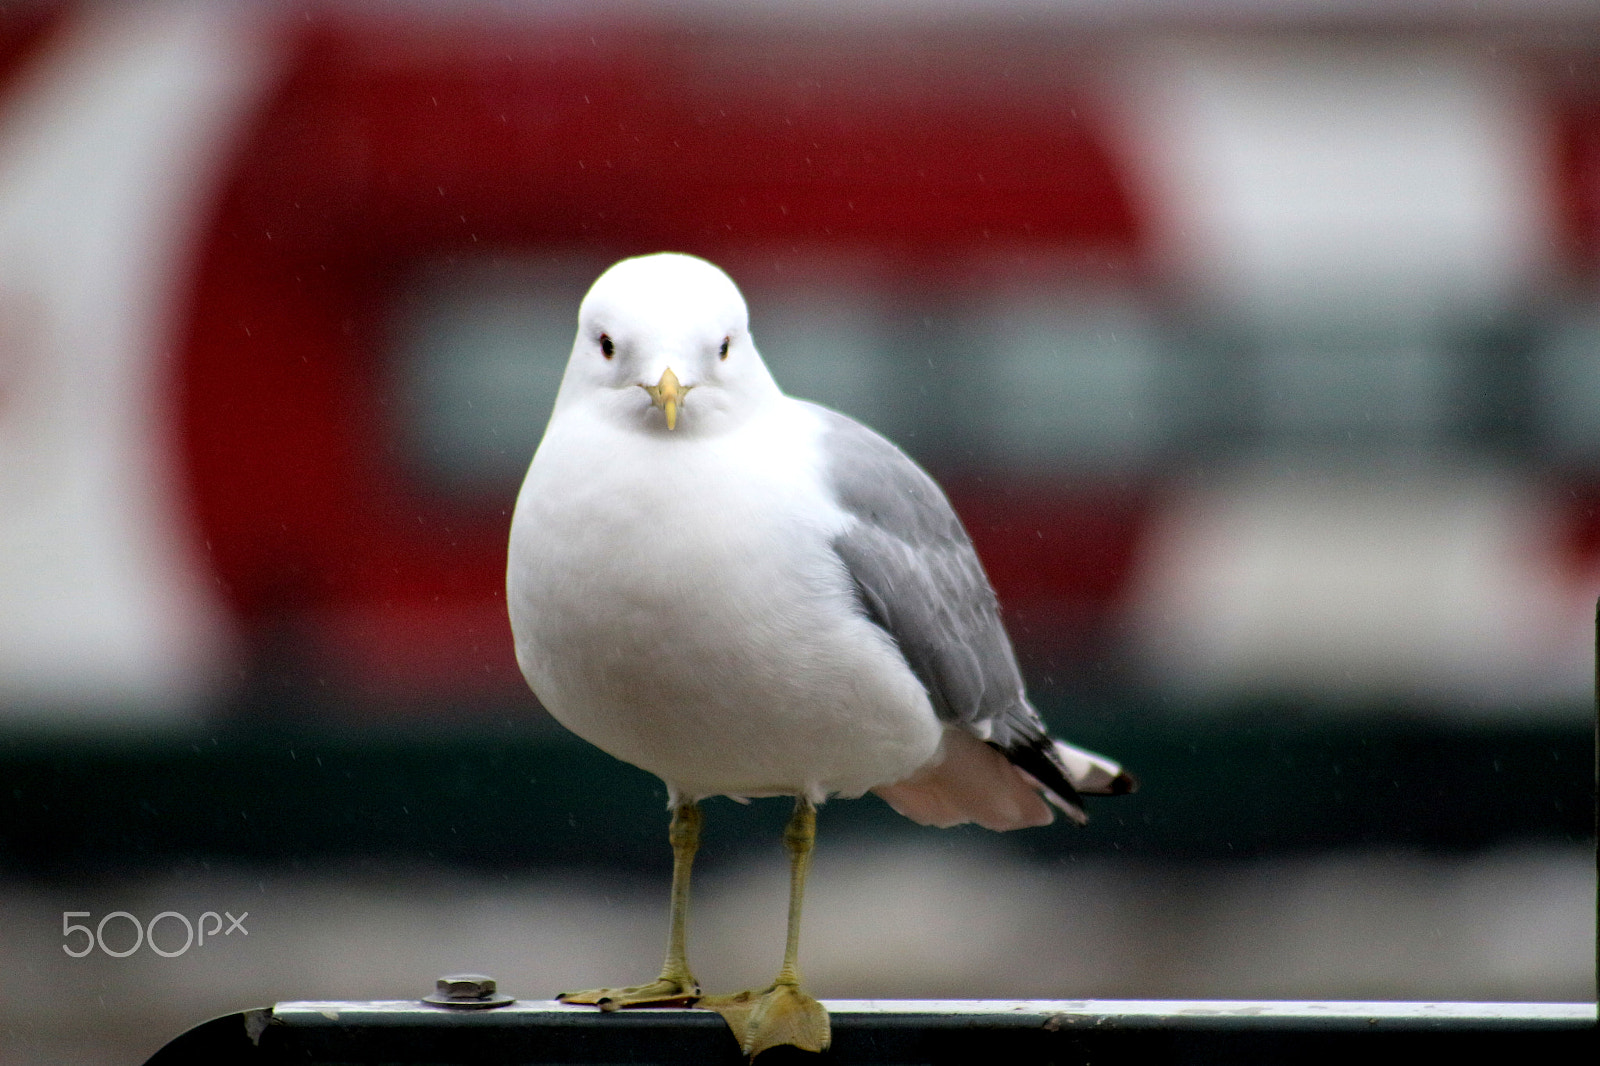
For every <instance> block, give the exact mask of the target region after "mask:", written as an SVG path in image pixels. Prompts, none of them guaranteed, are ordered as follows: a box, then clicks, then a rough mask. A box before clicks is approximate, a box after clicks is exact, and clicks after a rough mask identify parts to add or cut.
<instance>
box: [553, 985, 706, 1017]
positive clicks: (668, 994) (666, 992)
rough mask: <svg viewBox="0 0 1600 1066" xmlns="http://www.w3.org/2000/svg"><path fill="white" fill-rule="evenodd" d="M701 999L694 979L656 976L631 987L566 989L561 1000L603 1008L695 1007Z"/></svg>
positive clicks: (560, 996)
mask: <svg viewBox="0 0 1600 1066" xmlns="http://www.w3.org/2000/svg"><path fill="white" fill-rule="evenodd" d="M698 999H700V985H699V984H698V983H697V982H695V981H694V980H693V979H690V980H688V981H679V980H674V979H671V978H665V977H662V978H657V979H656V980H654V981H652V982H650V983H649V984H647V985H632V986H630V987H628V988H590V989H587V990H585V991H583V992H563V993H561V994H560V995H559V996H557V997H556V1001H557V1002H558V1003H578V1004H583V1005H585V1006H590V1007H599V1008H600V1009H601V1010H603V1011H613V1010H621V1009H622V1008H624V1007H692V1006H694V1004H695V1002H696V1001H697V1000H698Z"/></svg>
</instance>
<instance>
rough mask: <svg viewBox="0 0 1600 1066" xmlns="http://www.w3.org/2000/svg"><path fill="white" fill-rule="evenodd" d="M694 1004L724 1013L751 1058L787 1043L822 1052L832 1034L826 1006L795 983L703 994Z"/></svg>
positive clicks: (741, 1048)
mask: <svg viewBox="0 0 1600 1066" xmlns="http://www.w3.org/2000/svg"><path fill="white" fill-rule="evenodd" d="M695 1006H697V1007H703V1008H705V1009H706V1010H714V1011H716V1012H717V1013H718V1014H720V1015H722V1018H723V1020H724V1021H726V1022H727V1023H728V1028H730V1029H732V1030H733V1036H734V1039H735V1040H737V1041H739V1049H740V1050H741V1051H743V1052H744V1054H745V1055H746V1056H747V1057H749V1058H752V1059H753V1058H755V1057H756V1056H757V1055H759V1054H761V1053H762V1052H763V1051H766V1050H768V1049H769V1048H775V1047H782V1046H783V1045H786V1044H789V1045H793V1046H794V1047H797V1048H800V1049H802V1050H804V1051H816V1052H820V1051H823V1050H825V1049H826V1048H827V1046H828V1043H829V1040H830V1039H831V1038H832V1027H831V1025H830V1024H829V1022H828V1011H827V1009H826V1008H825V1007H823V1005H822V1004H821V1003H818V1002H817V1001H816V1000H815V999H812V998H811V996H809V995H807V994H806V993H805V992H802V991H801V990H800V986H799V985H796V984H789V983H787V982H784V983H780V984H775V985H773V986H772V987H771V988H769V989H767V990H766V991H764V992H755V991H746V992H735V993H733V994H732V995H727V996H704V997H702V998H701V1000H700V1002H698V1003H696V1004H695Z"/></svg>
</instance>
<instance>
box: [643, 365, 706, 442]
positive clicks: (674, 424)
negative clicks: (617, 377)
mask: <svg viewBox="0 0 1600 1066" xmlns="http://www.w3.org/2000/svg"><path fill="white" fill-rule="evenodd" d="M639 387H640V388H641V389H643V390H644V391H645V392H648V393H649V394H650V402H651V403H652V404H653V405H655V406H656V407H659V408H661V411H662V413H663V414H665V415H666V416H667V428H668V429H677V428H678V411H679V410H681V409H682V407H683V398H684V396H685V395H686V394H687V393H688V392H689V390H690V389H692V388H694V386H693V385H683V384H681V383H679V381H678V375H676V374H674V373H673V372H672V368H671V367H670V366H669V367H667V369H666V370H664V371H662V372H661V381H660V382H658V383H657V384H655V385H640V386H639Z"/></svg>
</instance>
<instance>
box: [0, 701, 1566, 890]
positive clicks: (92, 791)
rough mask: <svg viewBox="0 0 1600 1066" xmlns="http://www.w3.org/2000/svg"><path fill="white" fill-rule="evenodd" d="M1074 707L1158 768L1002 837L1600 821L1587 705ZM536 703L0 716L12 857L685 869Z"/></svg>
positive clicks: (1309, 842) (139, 866)
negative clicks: (1052, 822) (300, 713)
mask: <svg viewBox="0 0 1600 1066" xmlns="http://www.w3.org/2000/svg"><path fill="white" fill-rule="evenodd" d="M1054 716H1055V717H1056V718H1057V719H1058V721H1059V722H1060V724H1061V725H1062V732H1063V733H1064V734H1065V735H1070V736H1072V737H1073V739H1074V740H1077V741H1079V742H1081V743H1083V744H1086V745H1088V746H1091V747H1096V748H1098V749H1100V750H1104V751H1107V752H1111V753H1114V754H1115V755H1116V756H1117V757H1118V758H1120V759H1122V760H1123V761H1124V762H1125V764H1126V765H1127V766H1129V767H1130V768H1131V769H1133V770H1134V772H1135V773H1136V774H1138V776H1139V778H1140V780H1141V784H1142V787H1141V790H1140V792H1139V793H1138V794H1136V795H1133V796H1128V797H1119V798H1116V799H1105V800H1098V801H1091V804H1090V813H1091V815H1092V817H1093V821H1092V822H1091V824H1090V825H1089V826H1088V827H1087V828H1086V829H1077V828H1075V827H1072V826H1070V825H1066V824H1065V823H1064V822H1062V823H1058V824H1057V825H1056V826H1053V827H1051V828H1049V829H1044V830H1038V831H1030V832H1026V833H1013V834H1006V835H1005V837H1004V838H1002V839H1003V840H1004V841H1005V843H1006V844H1007V845H1008V846H1011V847H1015V848H1017V849H1019V851H1022V852H1025V853H1031V854H1032V855H1034V856H1037V857H1041V858H1051V857H1059V856H1063V855H1066V854H1069V853H1071V854H1079V855H1082V854H1093V853H1109V852H1116V853H1119V854H1123V855H1131V856H1141V857H1153V858H1176V859H1184V860H1196V859H1199V860H1206V859H1224V860H1232V859H1240V858H1248V857H1251V856H1260V855H1274V854H1283V853H1286V852H1303V851H1315V850H1324V849H1328V848H1339V847H1385V848H1404V849H1412V850H1423V851H1435V852H1440V851H1443V852H1449V851H1462V850H1471V849H1478V848H1485V847H1489V846H1493V845H1495V844H1498V843H1502V842H1505V841H1511V840H1515V841H1550V842H1563V843H1572V842H1584V841H1588V840H1590V839H1592V834H1593V826H1594V810H1595V806H1594V802H1595V799H1594V782H1595V738H1594V728H1593V723H1592V719H1590V720H1585V719H1584V718H1583V717H1581V716H1579V715H1573V714H1566V715H1564V716H1563V715H1554V716H1544V717H1540V716H1533V717H1531V718H1529V719H1525V720H1521V721H1519V720H1516V719H1513V718H1508V717H1502V718H1497V719H1491V720H1487V721H1477V722H1471V721H1461V720H1459V719H1456V720H1452V719H1449V718H1446V717H1443V716H1438V715H1423V714H1413V715H1403V714H1402V715H1394V714H1389V715H1384V714H1379V713H1377V712H1374V713H1372V714H1346V715H1322V716H1317V715H1312V714H1307V713H1304V712H1299V711H1296V710H1295V709H1293V708H1288V707H1285V708H1274V709H1266V708H1263V709H1257V710H1255V711H1253V712H1249V713H1243V712H1241V713H1234V714H1229V715H1217V714H1183V713H1158V712H1155V711H1151V710H1148V709H1146V710H1142V711H1135V712H1127V711H1121V712H1115V713H1114V712H1113V711H1112V710H1110V709H1106V708H1099V709H1096V708H1087V709H1084V708H1055V715H1054ZM530 718H531V715H530V714H528V713H524V714H523V715H522V716H521V717H520V718H506V719H502V720H499V721H498V723H497V721H496V720H495V719H493V718H492V717H486V716H483V715H481V714H480V715H478V716H477V717H475V718H464V719H463V724H459V725H447V724H443V723H439V724H434V725H430V726H427V727H423V726H412V727H404V726H385V727H377V726H373V727H367V728H357V727H350V726H346V727H333V726H328V725H317V724H310V723H308V724H303V725H297V726H269V725H256V726H243V725H237V724H235V725H231V726H226V727H216V728H198V727H197V728H194V729H191V730H186V731H181V732H169V733H165V734H153V735H146V736H126V737H121V738H117V737H105V736H99V737H87V736H84V737H70V736H50V735H46V734H30V735H0V866H3V867H4V868H5V869H6V870H8V871H9V872H11V873H12V874H14V875H16V874H20V875H24V876H37V877H42V878H79V877H82V876H85V875H93V874H97V873H105V874H121V873H138V872H140V871H141V870H147V869H171V868H173V866H174V865H175V864H176V865H182V864H184V863H188V862H194V863H199V862H227V861H244V862H261V863H289V864H293V863H299V862H315V861H320V860H325V859H329V858H340V859H350V860H358V861H359V860H371V861H375V862H413V861H415V862H425V863H449V864H458V865H465V866H476V867H485V868H497V869H514V868H523V867H548V866H586V865H595V864H599V863H604V864H607V865H611V866H622V867H636V868H649V869H655V868H660V867H664V865H665V862H666V851H665V845H664V843H663V840H664V826H665V823H666V814H665V802H666V798H665V794H664V791H663V789H662V787H661V785H660V783H659V782H658V781H656V780H655V779H654V778H653V777H650V776H649V775H647V774H645V773H643V772H641V771H638V770H636V769H634V768H632V767H630V766H626V765H624V764H622V763H619V762H617V761H616V760H614V759H612V758H610V757H609V756H607V755H605V754H603V753H602V752H600V751H598V750H596V749H594V748H592V747H590V746H589V745H587V744H585V743H583V742H582V741H579V740H577V739H576V738H573V737H571V736H570V735H569V734H566V733H565V732H564V731H562V730H560V729H559V728H557V727H554V726H547V727H540V726H538V725H530V724H528V720H529V719H530ZM513 723H515V724H513ZM786 815H787V805H786V804H784V803H782V802H778V801H773V802H769V803H757V804H755V805H753V806H752V808H751V809H749V810H745V811H740V810H737V809H735V808H734V807H733V806H732V805H731V804H726V803H720V802H719V803H718V804H717V805H716V806H714V807H713V808H712V809H711V810H710V811H709V812H708V834H707V841H706V850H705V852H704V855H705V861H707V862H712V863H714V862H716V861H718V858H719V856H723V855H727V854H728V853H730V852H732V851H735V850H738V849H742V848H746V847H756V846H759V847H768V846H770V845H771V842H772V840H774V839H776V837H777V833H778V831H779V829H780V827H781V825H782V821H783V819H784V818H785V817H786ZM820 829H821V832H822V834H823V839H824V841H825V842H827V841H830V840H843V839H846V838H848V837H850V836H851V835H854V834H872V835H873V836H874V837H875V838H879V839H881V838H883V837H884V836H885V835H886V834H901V835H903V836H912V835H916V834H919V833H923V834H930V835H933V834H938V833H949V832H952V831H948V830H943V831H941V830H924V829H920V828H919V827H916V826H913V825H911V824H910V823H908V822H906V821H905V820H904V819H902V818H900V817H899V816H898V815H895V814H893V813H892V812H891V811H890V810H889V809H888V807H887V806H886V805H884V804H883V803H882V802H880V801H879V800H877V799H876V798H874V797H870V796H869V797H866V798H864V799H861V800H858V801H840V802H835V803H831V804H829V805H828V806H827V807H825V808H824V810H823V812H822V817H821V822H820ZM953 832H971V833H982V832H983V831H982V830H976V829H970V828H968V829H963V830H955V831H953ZM945 839H946V842H948V838H945ZM597 840H603V841H604V842H605V847H604V848H603V849H597V848H596V847H595V841H597Z"/></svg>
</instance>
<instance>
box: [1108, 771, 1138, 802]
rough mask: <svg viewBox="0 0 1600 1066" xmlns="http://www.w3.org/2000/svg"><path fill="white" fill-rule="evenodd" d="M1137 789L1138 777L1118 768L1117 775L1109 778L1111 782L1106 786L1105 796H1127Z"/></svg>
mask: <svg viewBox="0 0 1600 1066" xmlns="http://www.w3.org/2000/svg"><path fill="white" fill-rule="evenodd" d="M1137 791H1139V779H1138V778H1137V777H1134V776H1133V775H1132V774H1130V773H1128V771H1126V770H1118V771H1117V776H1116V777H1113V778H1112V779H1111V784H1109V785H1107V786H1106V791H1105V794H1106V795H1107V796H1127V795H1130V794H1131V793H1134V792H1137Z"/></svg>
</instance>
